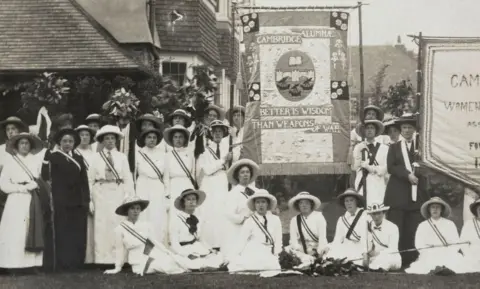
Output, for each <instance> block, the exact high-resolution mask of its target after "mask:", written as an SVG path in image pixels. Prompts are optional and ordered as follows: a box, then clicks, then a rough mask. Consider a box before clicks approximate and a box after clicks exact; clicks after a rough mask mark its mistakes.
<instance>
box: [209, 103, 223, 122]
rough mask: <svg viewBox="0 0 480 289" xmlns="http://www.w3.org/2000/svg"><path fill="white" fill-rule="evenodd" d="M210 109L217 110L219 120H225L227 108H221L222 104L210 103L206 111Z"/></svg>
mask: <svg viewBox="0 0 480 289" xmlns="http://www.w3.org/2000/svg"><path fill="white" fill-rule="evenodd" d="M210 110H215V111H216V112H217V114H218V119H219V120H221V121H223V120H224V119H225V110H223V108H221V107H220V106H218V105H215V104H209V105H208V106H207V108H206V109H205V112H207V111H210Z"/></svg>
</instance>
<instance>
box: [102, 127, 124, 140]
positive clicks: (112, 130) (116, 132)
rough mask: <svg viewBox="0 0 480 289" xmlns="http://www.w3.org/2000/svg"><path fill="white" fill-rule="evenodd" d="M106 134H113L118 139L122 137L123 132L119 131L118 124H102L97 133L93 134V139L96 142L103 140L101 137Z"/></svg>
mask: <svg viewBox="0 0 480 289" xmlns="http://www.w3.org/2000/svg"><path fill="white" fill-rule="evenodd" d="M107 134H113V135H115V136H116V137H117V138H119V139H123V137H124V135H123V133H122V132H121V131H120V128H119V127H118V126H115V125H110V124H107V125H105V126H102V127H101V128H100V129H99V130H98V131H97V135H95V140H96V141H98V142H103V137H104V136H106V135H107Z"/></svg>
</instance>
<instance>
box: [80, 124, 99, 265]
mask: <svg viewBox="0 0 480 289" xmlns="http://www.w3.org/2000/svg"><path fill="white" fill-rule="evenodd" d="M91 124H94V123H93V122H92V123H91ZM75 131H76V132H77V133H78V136H79V138H80V144H79V145H78V146H77V148H76V149H75V152H76V153H78V154H79V155H81V156H82V157H83V163H84V164H85V168H86V169H87V173H88V170H89V169H90V165H91V164H92V162H93V158H94V157H95V154H96V149H94V145H95V147H97V144H98V143H97V142H95V130H94V129H92V128H91V127H89V126H86V125H80V126H78V127H77V128H76V129H75ZM89 189H90V204H89V211H90V214H88V217H87V252H86V254H85V263H87V264H91V263H93V209H94V208H93V202H92V198H91V192H92V188H90V184H89Z"/></svg>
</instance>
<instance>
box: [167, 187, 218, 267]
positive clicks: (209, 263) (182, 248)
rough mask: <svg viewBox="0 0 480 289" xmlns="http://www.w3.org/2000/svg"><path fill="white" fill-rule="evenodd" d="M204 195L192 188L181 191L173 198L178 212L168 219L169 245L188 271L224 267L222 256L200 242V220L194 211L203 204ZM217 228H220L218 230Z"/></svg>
mask: <svg viewBox="0 0 480 289" xmlns="http://www.w3.org/2000/svg"><path fill="white" fill-rule="evenodd" d="M205 197H206V195H205V192H203V191H199V190H193V189H187V190H185V191H183V192H182V193H181V194H180V196H178V197H177V198H176V199H175V202H174V206H175V208H176V209H177V210H178V211H176V212H175V213H173V214H172V216H171V219H170V227H169V229H170V230H169V234H170V245H171V249H172V251H173V252H175V254H177V256H178V257H179V258H180V259H182V263H183V264H186V266H187V268H188V269H191V270H216V269H219V268H220V267H221V266H222V264H223V257H222V255H221V254H220V253H219V252H218V251H217V250H213V249H212V248H209V247H208V246H207V245H205V244H204V243H203V242H202V240H200V239H199V237H198V236H200V233H201V226H200V221H199V219H198V218H197V216H195V209H196V208H197V207H198V206H200V205H201V204H202V203H203V202H204V201H205ZM219 229H220V228H219Z"/></svg>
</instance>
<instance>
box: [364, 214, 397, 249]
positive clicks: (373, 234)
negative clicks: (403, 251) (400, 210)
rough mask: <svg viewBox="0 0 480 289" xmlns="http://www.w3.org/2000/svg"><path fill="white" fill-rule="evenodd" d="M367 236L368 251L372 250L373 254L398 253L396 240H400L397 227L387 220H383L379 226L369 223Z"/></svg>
mask: <svg viewBox="0 0 480 289" xmlns="http://www.w3.org/2000/svg"><path fill="white" fill-rule="evenodd" d="M369 226H370V230H371V231H370V230H369V234H368V250H369V251H370V250H372V248H374V251H375V252H380V251H381V252H389V253H393V252H398V240H399V238H400V235H399V231H398V227H397V225H395V224H394V223H392V222H390V221H389V220H386V219H385V220H383V221H382V223H381V224H380V226H377V225H375V223H374V222H373V221H372V222H370V225H369ZM385 246H386V247H385Z"/></svg>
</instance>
